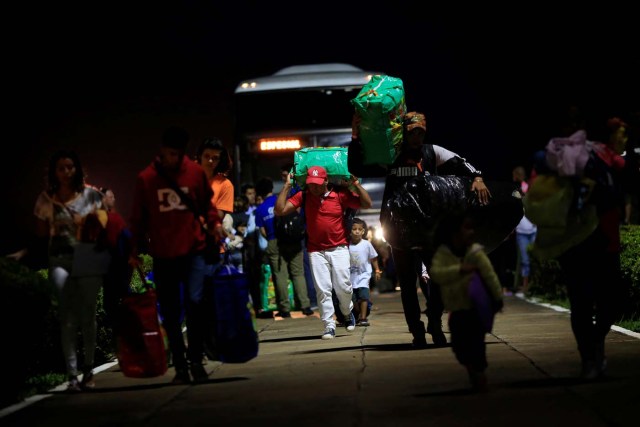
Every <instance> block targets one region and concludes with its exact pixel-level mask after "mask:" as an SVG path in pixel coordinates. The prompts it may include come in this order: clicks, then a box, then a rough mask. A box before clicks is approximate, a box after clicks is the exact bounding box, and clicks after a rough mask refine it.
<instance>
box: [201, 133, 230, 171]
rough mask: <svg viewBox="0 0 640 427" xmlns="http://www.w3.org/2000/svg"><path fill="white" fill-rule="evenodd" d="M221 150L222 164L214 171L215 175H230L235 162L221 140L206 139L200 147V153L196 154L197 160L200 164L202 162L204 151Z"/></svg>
mask: <svg viewBox="0 0 640 427" xmlns="http://www.w3.org/2000/svg"><path fill="white" fill-rule="evenodd" d="M206 149H211V150H220V163H218V166H216V168H215V169H214V170H213V173H214V174H219V173H221V174H225V175H226V174H228V173H229V171H231V167H232V166H233V161H232V160H231V156H230V155H229V151H228V150H227V148H226V147H225V146H224V144H223V143H222V140H220V138H215V137H214V138H205V139H204V141H202V144H200V146H199V147H198V153H197V154H196V160H197V162H198V163H200V162H201V161H202V153H204V150H206Z"/></svg>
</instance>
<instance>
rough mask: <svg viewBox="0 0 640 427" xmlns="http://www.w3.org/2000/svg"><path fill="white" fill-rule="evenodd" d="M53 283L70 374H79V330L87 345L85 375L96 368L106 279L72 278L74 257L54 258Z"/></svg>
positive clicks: (52, 261) (85, 346)
mask: <svg viewBox="0 0 640 427" xmlns="http://www.w3.org/2000/svg"><path fill="white" fill-rule="evenodd" d="M49 264H50V268H49V280H51V282H52V283H53V285H54V287H55V288H56V291H57V295H58V301H59V306H58V310H59V318H60V341H61V345H62V352H63V354H64V359H65V364H66V368H67V374H68V375H69V376H76V375H78V374H79V371H78V352H77V339H78V328H80V331H81V332H82V341H83V344H84V360H83V362H84V363H83V371H84V372H87V371H89V370H91V369H92V368H93V363H94V355H95V350H96V331H97V324H96V311H97V305H98V292H99V291H100V288H101V287H102V284H103V276H82V277H71V276H70V275H69V272H70V271H71V257H64V256H62V257H51V258H50V261H49Z"/></svg>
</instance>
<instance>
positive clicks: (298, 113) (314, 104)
mask: <svg viewBox="0 0 640 427" xmlns="http://www.w3.org/2000/svg"><path fill="white" fill-rule="evenodd" d="M358 90H359V89H355V90H354V89H353V88H347V89H344V88H341V89H305V90H295V91H276V92H254V93H241V94H238V95H237V96H236V112H237V114H236V121H237V122H236V125H237V126H238V127H239V128H241V129H242V132H243V133H245V134H259V133H261V132H274V131H276V132H278V131H286V130H295V131H303V130H320V129H325V130H326V129H332V128H345V127H350V126H351V116H352V115H353V106H352V105H351V102H350V101H351V99H353V98H354V97H355V96H356V95H357V94H358Z"/></svg>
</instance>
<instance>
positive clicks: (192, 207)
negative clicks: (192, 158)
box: [154, 160, 200, 222]
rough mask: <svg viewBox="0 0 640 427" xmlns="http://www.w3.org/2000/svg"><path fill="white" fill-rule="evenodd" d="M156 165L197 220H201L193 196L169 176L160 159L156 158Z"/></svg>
mask: <svg viewBox="0 0 640 427" xmlns="http://www.w3.org/2000/svg"><path fill="white" fill-rule="evenodd" d="M154 165H155V167H156V170H157V171H158V175H160V176H161V177H163V178H164V179H165V180H166V181H167V182H168V183H169V186H170V187H171V189H172V190H173V191H175V192H176V194H177V195H178V197H180V201H181V202H182V203H184V204H185V205H186V206H187V208H189V210H190V211H191V212H192V213H193V215H194V216H195V217H196V220H198V222H200V216H199V214H198V211H197V209H196V206H195V204H194V202H193V200H192V199H191V198H189V196H187V195H186V194H185V192H184V191H182V189H181V188H180V187H179V186H178V183H177V182H176V181H175V180H174V179H173V178H172V177H170V176H169V174H168V173H167V171H166V170H165V169H164V168H163V167H162V165H161V164H160V162H159V161H157V160H156V161H155V162H154Z"/></svg>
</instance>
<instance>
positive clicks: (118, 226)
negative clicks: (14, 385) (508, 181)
mask: <svg viewBox="0 0 640 427" xmlns="http://www.w3.org/2000/svg"><path fill="white" fill-rule="evenodd" d="M608 126H609V128H610V130H611V132H610V136H609V138H608V139H607V140H606V141H604V143H598V142H590V141H589V140H587V139H586V138H585V135H586V133H585V131H584V127H583V126H582V124H578V125H577V126H576V125H575V124H574V127H571V128H567V129H566V131H565V132H564V133H563V134H558V135H555V136H556V137H557V138H558V139H557V141H556V142H557V147H560V148H558V149H559V150H560V149H562V148H565V147H568V146H569V145H570V144H569V143H568V142H567V141H572V143H573V142H575V144H573V145H572V146H579V147H584V150H586V151H584V152H581V153H578V154H577V156H580V155H582V154H584V155H585V156H586V160H585V161H584V162H583V163H580V162H581V161H582V158H581V157H579V158H578V157H576V158H570V157H569V156H571V155H572V154H571V153H569V152H568V151H567V150H565V151H563V152H561V153H559V154H558V155H559V156H565V157H564V161H565V164H566V161H569V160H571V161H574V162H577V164H578V167H579V169H580V170H579V171H578V172H574V175H571V174H570V173H568V172H563V171H562V170H560V171H559V170H558V168H559V167H560V166H559V164H558V163H553V162H552V161H550V158H549V154H548V153H549V152H548V151H544V150H542V152H541V154H540V153H539V155H537V156H536V157H533V156H532V167H531V170H530V177H529V179H527V178H526V175H527V174H526V170H525V168H524V167H522V166H519V165H518V166H517V167H515V168H514V169H513V181H514V185H516V184H517V189H518V190H519V191H520V192H521V196H522V197H523V198H524V200H525V202H524V206H525V211H524V215H523V216H522V220H521V221H520V223H519V224H518V226H517V227H516V228H515V230H514V236H515V241H516V242H517V257H518V279H519V281H518V282H519V286H518V289H516V292H520V293H521V294H522V296H526V295H527V294H528V292H529V287H530V284H531V283H530V276H531V268H532V267H531V262H530V255H531V253H532V252H535V249H536V247H548V246H544V245H552V244H556V243H557V244H558V245H564V246H562V247H561V248H559V249H557V252H556V254H557V258H558V259H559V261H560V264H561V266H562V269H563V272H564V273H565V275H566V278H567V284H568V291H569V299H570V303H571V322H572V328H573V332H574V335H575V338H576V343H577V347H578V349H579V353H580V356H581V362H582V371H581V376H582V377H583V378H585V379H589V380H592V379H596V378H599V377H600V376H602V375H603V374H604V372H605V370H606V354H605V348H604V338H605V336H606V334H607V333H608V331H609V330H610V328H611V325H612V324H613V322H614V321H615V319H616V315H617V313H618V312H619V306H620V303H621V301H622V300H623V299H624V295H625V289H624V287H623V286H622V282H621V280H620V258H619V253H620V239H619V225H620V224H621V223H631V222H633V221H636V222H637V197H638V195H637V194H635V193H633V191H632V188H633V187H632V186H629V185H625V184H627V183H628V179H629V177H633V176H636V177H637V176H638V170H637V158H636V157H637V156H636V157H634V156H633V155H629V154H627V155H625V156H624V157H623V153H624V148H625V146H626V145H627V143H628V141H629V139H630V138H632V140H633V144H634V145H633V146H634V147H636V146H638V141H637V133H636V132H637V128H634V127H633V126H630V125H629V124H627V123H626V122H625V121H623V120H621V119H619V118H615V119H611V120H609V122H608ZM359 128H360V118H359V117H358V115H357V114H356V115H355V116H354V117H353V121H352V138H353V139H352V141H351V143H350V145H349V158H348V160H349V171H350V172H351V174H352V175H351V176H350V178H349V180H343V181H342V182H340V183H339V184H336V183H334V182H330V180H329V177H328V174H327V170H326V169H325V168H324V167H322V166H314V167H310V168H309V169H308V170H307V174H306V177H305V181H304V184H305V185H304V188H303V189H301V190H300V191H297V192H295V193H294V192H292V187H293V185H292V179H293V176H292V175H291V174H289V173H286V169H287V168H284V173H283V175H282V179H283V186H282V189H281V190H280V192H279V193H278V194H274V193H273V188H274V186H273V181H272V179H271V178H270V177H261V178H260V180H258V181H257V182H256V183H255V185H254V184H253V183H238V184H239V186H238V188H239V189H240V193H239V194H238V195H236V196H234V185H233V183H232V182H231V180H230V179H229V173H230V171H231V169H232V167H233V162H232V160H231V156H230V155H229V152H228V150H227V148H226V147H225V144H224V143H223V142H222V141H221V140H219V139H217V138H206V139H204V140H203V141H202V143H201V144H200V145H199V147H198V150H197V154H196V156H195V158H194V159H191V158H190V157H189V156H188V155H187V153H186V148H187V145H188V142H189V134H188V133H187V131H186V130H185V129H183V128H181V127H169V128H167V129H166V130H165V132H164V134H163V137H162V140H161V141H160V146H159V151H158V154H157V156H156V157H155V158H154V159H152V161H151V162H150V164H149V165H148V166H147V167H145V168H144V169H143V170H141V171H140V172H139V173H138V175H137V179H136V182H135V186H134V201H133V209H132V215H131V218H129V220H128V221H126V220H125V219H123V218H122V217H121V216H120V215H119V213H118V212H117V210H116V209H115V195H114V194H113V191H112V190H110V189H109V188H108V184H107V186H103V187H101V188H99V187H97V186H93V185H89V184H88V183H86V182H85V174H84V171H83V168H82V164H81V162H80V159H79V158H78V156H77V154H76V153H74V152H72V151H66V150H60V151H57V152H56V153H54V154H53V155H52V157H51V159H50V162H49V166H48V175H47V178H48V180H47V186H46V188H45V189H44V191H43V192H42V193H41V194H40V195H39V196H38V197H37V200H36V203H35V208H34V214H35V217H36V221H37V224H38V228H37V232H38V234H39V235H40V236H42V237H43V238H47V239H48V251H49V252H48V260H49V278H50V280H51V283H52V285H53V286H54V287H55V289H56V291H57V296H58V300H59V317H60V325H61V342H62V350H63V352H64V358H65V361H66V369H67V375H68V378H69V386H68V387H69V390H70V391H81V390H87V389H91V388H93V387H95V378H94V376H93V371H92V369H93V363H94V359H93V354H94V351H95V345H96V303H97V296H98V292H99V290H100V288H102V287H104V289H105V309H106V310H107V313H108V314H109V316H110V319H111V324H112V325H113V324H115V322H116V321H115V312H116V307H117V304H118V300H119V298H121V297H122V296H123V295H124V294H125V293H126V290H127V287H128V280H129V277H130V275H131V272H132V270H133V269H135V268H137V267H138V265H139V263H140V258H139V255H140V253H143V252H144V253H148V254H149V255H151V256H152V257H153V278H154V281H155V285H156V289H157V294H158V300H159V307H160V310H161V312H162V316H163V326H164V328H165V330H166V332H167V336H168V342H169V348H170V351H171V355H172V362H173V365H174V367H175V377H174V378H173V383H176V384H186V383H190V382H192V381H193V382H202V381H205V380H206V379H207V376H208V374H207V373H206V371H205V370H204V368H203V366H202V360H203V356H204V355H205V354H206V355H207V357H209V358H215V357H216V350H215V340H212V339H211V335H212V334H213V332H212V326H211V322H212V318H211V316H209V315H208V314H207V310H208V309H207V295H208V292H209V291H208V290H207V286H208V285H207V284H208V283H209V282H210V281H211V280H212V279H211V277H212V275H213V273H214V271H215V269H216V268H217V267H218V266H219V265H220V264H221V263H224V262H232V263H233V264H234V265H235V267H236V268H238V269H239V271H241V272H244V273H245V274H247V276H248V277H249V282H250V284H251V285H250V286H251V295H252V297H253V304H254V309H255V311H256V314H261V313H264V312H265V310H264V309H265V307H262V306H261V300H262V299H261V297H260V296H261V294H262V293H263V289H260V287H259V283H260V280H259V276H260V274H261V271H262V270H261V266H262V265H263V264H268V265H269V266H270V271H271V272H272V273H273V283H274V287H275V295H276V302H277V313H275V316H277V317H279V318H283V319H286V318H291V317H292V316H291V312H292V310H294V306H292V301H290V297H289V286H292V287H293V292H294V295H295V306H296V309H298V310H299V311H300V312H301V313H302V314H304V315H305V316H312V315H314V314H315V311H314V310H318V311H319V313H318V314H319V317H320V320H321V322H322V327H321V329H322V333H321V334H319V336H320V337H321V338H322V339H323V340H331V339H334V338H335V336H336V327H337V326H338V324H340V323H341V324H343V325H344V327H345V328H346V330H347V331H353V330H354V329H355V328H356V326H360V327H369V326H370V325H371V323H370V322H369V319H368V314H369V312H370V310H371V306H372V297H371V295H372V291H373V290H374V289H372V288H373V287H374V286H375V283H376V282H377V281H379V280H380V279H381V278H382V275H383V268H384V269H385V270H386V268H387V264H388V263H391V264H392V265H393V268H394V271H395V272H396V274H397V285H398V288H399V290H400V292H401V300H402V306H403V311H404V316H405V321H406V324H407V328H408V331H409V332H410V333H411V335H412V339H413V340H412V345H413V346H414V347H415V348H417V349H420V348H425V347H426V346H427V338H426V335H427V334H429V335H430V336H431V340H432V342H433V344H435V345H436V346H445V345H447V344H448V343H447V338H446V336H445V334H444V331H443V324H442V318H443V314H444V312H445V310H446V311H447V312H448V313H449V323H448V327H449V331H450V332H451V343H450V344H451V346H452V349H453V352H454V354H455V357H456V358H457V360H458V361H459V362H460V363H461V364H462V365H464V366H465V367H466V369H467V370H468V372H469V377H470V381H471V384H472V386H473V387H474V388H475V389H477V390H484V389H485V388H486V383H487V380H486V377H485V376H484V370H485V368H486V367H487V360H486V352H485V346H484V337H485V334H486V333H487V332H490V327H489V329H487V327H486V324H485V323H483V321H484V319H483V318H482V316H483V315H482V314H481V313H478V311H477V310H476V307H475V306H474V300H473V298H471V297H470V296H469V292H468V287H469V283H470V282H471V280H472V278H473V277H475V276H478V275H479V276H480V280H481V281H482V282H483V283H484V284H485V286H486V288H487V289H488V295H489V299H490V300H491V302H492V310H491V313H490V316H491V318H492V317H493V316H494V315H495V314H496V313H498V312H499V311H500V310H501V309H502V298H503V294H505V293H506V290H504V289H503V288H505V284H504V283H500V274H499V271H498V272H496V269H494V266H493V265H492V263H491V261H490V260H489V258H488V256H487V254H486V253H485V252H484V250H483V248H482V247H481V246H480V245H479V244H478V243H477V242H476V241H475V240H474V236H473V231H474V226H473V218H470V217H469V216H468V215H466V212H455V213H454V212H451V215H450V217H449V218H447V220H446V221H443V222H442V224H440V227H439V231H438V233H436V234H434V236H433V239H434V241H433V242H428V243H429V244H428V245H427V244H426V243H427V242H425V245H424V246H415V245H412V244H409V242H408V241H407V240H406V239H403V238H402V236H401V235H400V234H398V233H394V232H393V230H394V227H395V225H394V224H395V222H394V223H392V216H393V215H394V214H393V213H392V212H391V211H390V210H389V208H388V203H387V201H388V200H389V199H390V198H391V197H392V196H393V195H394V193H395V192H396V191H398V189H400V188H402V187H403V186H404V185H406V183H407V182H409V181H411V180H412V179H414V178H416V177H420V176H422V177H424V176H436V175H456V176H461V177H467V178H469V183H470V184H469V187H470V188H469V189H468V190H469V191H471V192H472V193H473V194H475V195H476V197H477V200H478V202H479V203H480V204H481V205H487V204H490V203H491V202H492V194H491V192H490V190H489V188H488V186H487V183H485V181H484V178H483V173H482V172H481V171H480V170H479V169H477V168H476V167H474V166H472V165H471V163H470V162H468V161H467V160H466V159H465V158H463V157H462V156H460V155H458V154H456V153H455V152H453V151H450V150H448V149H447V148H444V147H442V146H439V145H435V144H429V143H428V142H426V135H427V120H426V117H425V115H424V114H422V113H420V112H409V113H406V114H405V116H404V117H403V142H402V145H401V148H400V151H399V153H398V156H397V158H396V160H395V161H394V162H393V163H392V164H390V165H387V166H384V167H383V166H377V165H373V166H372V165H366V166H365V165H364V164H363V163H362V141H361V140H360V135H359ZM562 138H564V139H562ZM571 138H573V139H571ZM580 138H582V139H580ZM580 144H582V145H580ZM548 149H549V148H548V147H547V150H548ZM585 153H586V154H585ZM634 162H636V163H634ZM629 164H631V165H632V170H629V167H628V165H629ZM625 165H627V166H625ZM633 168H636V169H633ZM634 174H635V175H634ZM369 176H382V177H385V179H386V182H385V191H384V196H383V200H382V209H381V215H380V221H381V225H382V227H383V228H384V229H385V230H386V231H387V233H386V235H385V239H386V245H387V247H386V248H382V249H381V248H378V250H377V249H376V247H375V246H374V245H372V243H371V242H369V241H368V240H367V238H366V236H367V224H366V223H365V222H364V221H362V220H361V219H359V218H355V219H352V221H351V222H349V223H347V222H346V221H345V215H344V212H345V211H348V210H350V209H351V210H356V211H357V210H359V209H368V208H370V207H371V206H372V200H371V197H370V195H369V194H368V192H367V191H366V190H365V189H364V187H363V186H362V184H361V182H360V179H359V178H362V177H369ZM559 176H561V177H562V176H568V177H569V178H570V179H569V180H568V181H566V182H565V181H562V185H568V186H570V187H567V188H569V190H570V191H572V192H574V191H575V194H576V197H574V198H573V199H572V200H573V202H572V203H574V204H573V205H571V206H568V207H567V208H568V209H567V211H568V212H569V214H568V215H579V216H580V217H581V219H582V220H583V221H582V223H581V224H582V228H580V229H579V230H573V229H572V230H573V231H571V230H569V225H567V230H568V231H567V232H568V233H569V232H572V233H574V234H573V235H572V237H571V239H569V240H567V239H564V240H563V241H562V242H551V241H550V239H551V238H550V237H549V229H550V227H549V224H548V223H546V222H545V221H546V217H545V216H544V215H543V214H542V213H544V212H542V213H541V209H540V208H539V205H538V204H540V203H544V202H545V199H543V198H540V197H541V196H540V194H541V187H543V186H544V185H547V186H548V185H549V182H550V181H549V179H547V178H546V177H553V179H554V180H555V181H554V183H557V182H560V181H558V180H557V178H558V177H559ZM574 178H575V179H574ZM636 183H637V181H636ZM547 188H549V187H547ZM543 190H544V188H543ZM572 194H573V193H572ZM634 203H635V205H634ZM634 206H636V207H635V208H634ZM294 214H298V215H302V216H303V218H304V224H305V226H306V233H305V237H304V238H303V239H301V240H293V241H288V240H286V239H285V238H284V237H282V236H279V235H278V234H277V227H276V225H277V221H278V218H282V217H285V216H288V215H294ZM547 214H548V212H547ZM570 221H571V219H570V218H569V219H567V224H568V223H569V222H570ZM127 223H128V225H127ZM567 241H570V242H571V244H567ZM387 251H390V253H387ZM24 254H25V251H19V252H17V253H15V254H12V255H11V256H12V257H14V258H16V259H19V258H20V257H21V256H23V255H24ZM385 254H386V255H385ZM305 256H308V262H309V270H310V271H309V272H308V273H310V276H311V278H312V281H313V286H314V287H313V289H314V291H315V292H314V294H313V295H311V294H310V292H309V287H308V286H307V277H308V276H307V275H306V274H305V273H306V272H305V263H304V259H305ZM584 265H599V266H600V267H601V268H599V269H596V270H586V269H584V268H583V266H584ZM394 281H395V279H394ZM290 282H291V285H290ZM605 286H606V289H604V287H605ZM419 289H420V290H421V293H422V294H423V295H424V297H425V299H426V309H425V310H423V309H422V308H421V306H420V300H419V294H420V292H419ZM183 295H184V296H183ZM183 313H185V314H186V316H185V322H186V326H187V337H186V340H185V338H184V336H183V330H182V323H183ZM423 313H426V318H427V324H426V326H425V323H424V322H423V320H422V314H423ZM594 318H595V322H594V320H593V319H594ZM373 326H375V325H373ZM78 330H80V331H81V333H82V342H83V349H84V351H83V355H84V356H83V357H82V358H81V360H82V363H81V364H80V362H79V357H78V344H77V331H78ZM81 374H82V377H81V378H80V375H81Z"/></svg>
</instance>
